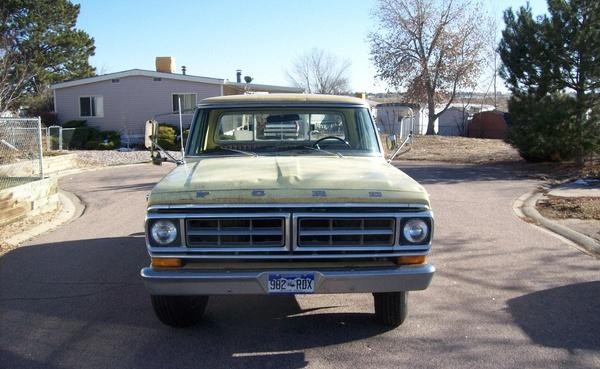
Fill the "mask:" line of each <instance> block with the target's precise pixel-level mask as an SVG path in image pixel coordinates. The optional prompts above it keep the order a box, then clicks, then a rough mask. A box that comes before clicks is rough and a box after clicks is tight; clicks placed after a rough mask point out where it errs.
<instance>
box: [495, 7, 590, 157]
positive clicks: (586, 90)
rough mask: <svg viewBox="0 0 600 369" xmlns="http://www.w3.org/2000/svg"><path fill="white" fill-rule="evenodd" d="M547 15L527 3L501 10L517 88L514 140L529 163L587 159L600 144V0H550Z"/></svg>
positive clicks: (505, 57)
mask: <svg viewBox="0 0 600 369" xmlns="http://www.w3.org/2000/svg"><path fill="white" fill-rule="evenodd" d="M548 13H549V14H548V15H546V16H543V17H538V18H537V19H534V18H533V16H532V14H531V9H530V8H529V7H528V6H527V7H522V8H520V9H519V11H517V12H516V14H515V13H513V11H512V10H511V9H508V10H507V11H505V13H504V20H505V23H506V29H505V30H504V31H503V32H502V40H501V42H500V45H499V53H500V57H501V59H502V61H503V64H504V65H503V67H502V69H501V76H502V77H503V78H504V79H505V80H506V83H507V85H508V87H509V88H510V90H511V92H512V97H511V101H510V102H509V107H510V111H511V115H512V118H513V121H514V126H513V127H512V128H511V130H510V131H509V142H511V143H513V144H515V145H516V146H517V147H518V149H519V150H520V152H521V154H522V155H523V156H524V157H525V158H526V159H529V160H557V159H561V160H564V159H570V158H573V157H574V158H576V160H577V162H578V163H579V164H582V163H583V159H584V156H585V155H586V154H587V153H590V152H593V151H597V150H598V149H599V147H600V124H599V122H598V120H597V115H596V114H595V111H597V109H598V108H597V106H598V104H599V102H600V100H599V97H598V94H597V90H598V88H599V87H600V63H599V58H600V2H598V1H594V0H548ZM557 108H560V111H557V110H556V109H557ZM548 111H551V112H553V114H545V113H544V112H548Z"/></svg>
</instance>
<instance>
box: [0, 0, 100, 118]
mask: <svg viewBox="0 0 600 369" xmlns="http://www.w3.org/2000/svg"><path fill="white" fill-rule="evenodd" d="M78 15H79V5H75V4H72V3H71V2H70V1H68V0H2V2H1V4H0V111H4V110H7V109H11V108H15V107H17V106H18V105H19V103H20V102H21V99H22V98H23V96H24V95H36V94H38V93H40V92H43V91H44V90H45V89H47V88H48V86H49V85H50V84H52V83H55V82H59V81H64V80H69V79H75V78H83V77H88V76H91V75H93V74H94V68H93V67H92V66H91V65H90V64H89V57H90V56H92V55H94V49H95V47H94V39H93V38H91V37H90V36H89V35H88V34H87V33H85V32H84V31H82V30H79V29H77V28H75V24H76V22H77V17H78Z"/></svg>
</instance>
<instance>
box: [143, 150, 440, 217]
mask: <svg viewBox="0 0 600 369" xmlns="http://www.w3.org/2000/svg"><path fill="white" fill-rule="evenodd" d="M148 202H149V205H159V204H160V205H181V204H261V203H324V202H325V203H340V202H352V203H383V202H385V203H398V204H410V205H413V204H414V205H419V206H424V207H429V195H428V194H427V192H426V191H425V189H424V188H423V187H422V186H421V185H419V184H418V183H417V182H415V181H414V180H413V179H412V178H410V177H409V176H408V175H406V174H404V173H403V172H402V171H400V170H398V169H397V168H395V167H394V166H392V165H390V164H388V163H387V162H386V161H385V160H384V159H383V158H380V157H376V158H375V157H318V156H261V157H250V156H243V157H226V158H224V157H218V158H214V157H213V158H199V159H192V160H190V161H189V162H188V163H187V164H184V165H181V166H179V167H177V168H176V169H174V170H173V171H172V172H171V173H169V174H168V175H167V176H165V178H163V179H162V180H161V181H160V182H159V183H158V184H157V185H156V186H155V187H154V189H153V190H152V192H151V193H150V196H149V199H148Z"/></svg>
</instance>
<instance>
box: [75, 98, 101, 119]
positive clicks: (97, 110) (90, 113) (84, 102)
mask: <svg viewBox="0 0 600 369" xmlns="http://www.w3.org/2000/svg"><path fill="white" fill-rule="evenodd" d="M79 116H80V117H103V116H104V99H103V98H102V96H82V97H80V98H79Z"/></svg>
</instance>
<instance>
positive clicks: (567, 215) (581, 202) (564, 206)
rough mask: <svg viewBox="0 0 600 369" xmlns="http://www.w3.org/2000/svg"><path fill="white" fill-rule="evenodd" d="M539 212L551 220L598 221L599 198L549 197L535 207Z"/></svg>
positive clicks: (599, 218)
mask: <svg viewBox="0 0 600 369" xmlns="http://www.w3.org/2000/svg"><path fill="white" fill-rule="evenodd" d="M536 207H537V209H538V210H539V212H540V213H541V214H542V215H543V216H545V217H546V218H551V219H589V220H592V219H593V220H600V198H598V197H569V198H567V197H556V196H549V197H548V198H547V199H545V200H542V201H540V202H538V203H537V205H536Z"/></svg>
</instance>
